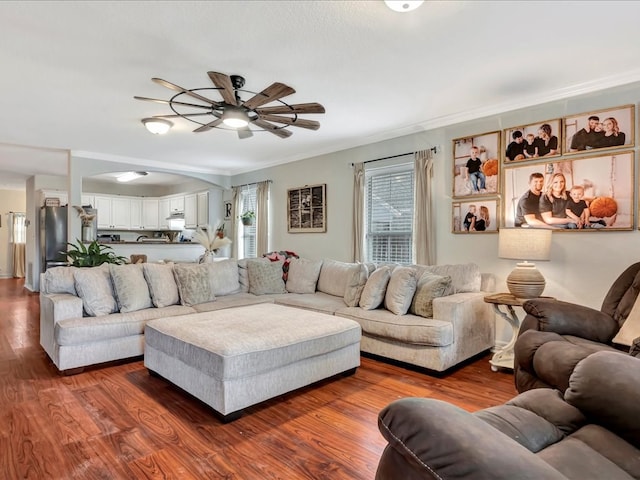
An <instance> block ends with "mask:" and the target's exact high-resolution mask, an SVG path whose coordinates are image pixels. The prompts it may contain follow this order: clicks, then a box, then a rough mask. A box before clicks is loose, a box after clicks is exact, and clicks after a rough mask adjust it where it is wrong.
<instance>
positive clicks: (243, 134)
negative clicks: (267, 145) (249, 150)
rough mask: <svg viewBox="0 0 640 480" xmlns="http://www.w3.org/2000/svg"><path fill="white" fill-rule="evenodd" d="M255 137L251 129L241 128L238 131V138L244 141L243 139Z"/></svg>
mask: <svg viewBox="0 0 640 480" xmlns="http://www.w3.org/2000/svg"><path fill="white" fill-rule="evenodd" d="M250 137H253V132H252V131H251V130H249V127H244V128H239V129H238V138H239V139H240V140H242V139H243V138H250Z"/></svg>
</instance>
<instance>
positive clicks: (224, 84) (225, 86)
mask: <svg viewBox="0 0 640 480" xmlns="http://www.w3.org/2000/svg"><path fill="white" fill-rule="evenodd" d="M207 75H209V78H210V79H211V81H212V82H213V84H214V85H215V86H216V87H218V88H219V89H220V95H222V98H223V99H224V101H225V102H227V103H229V104H231V105H236V93H235V90H234V89H233V84H232V83H231V78H229V75H225V74H224V73H218V72H207Z"/></svg>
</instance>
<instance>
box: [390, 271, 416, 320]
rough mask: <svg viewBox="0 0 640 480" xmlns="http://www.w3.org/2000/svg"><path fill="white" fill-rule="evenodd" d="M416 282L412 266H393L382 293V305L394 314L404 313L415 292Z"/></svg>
mask: <svg viewBox="0 0 640 480" xmlns="http://www.w3.org/2000/svg"><path fill="white" fill-rule="evenodd" d="M416 283H417V279H416V271H415V270H414V269H413V268H411V267H396V268H394V269H393V272H391V277H390V278H389V284H388V285H387V291H386V293H385V295H384V307H385V308H386V309H387V310H389V311H390V312H392V313H395V314H396V315H404V314H406V313H407V312H408V311H409V307H410V306H411V300H413V294H414V293H415V292H416Z"/></svg>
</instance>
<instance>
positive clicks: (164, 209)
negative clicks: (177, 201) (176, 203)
mask: <svg viewBox="0 0 640 480" xmlns="http://www.w3.org/2000/svg"><path fill="white" fill-rule="evenodd" d="M169 215H171V202H170V201H169V199H168V198H161V199H160V200H159V201H158V228H161V229H167V228H169V220H167V218H168V217H169Z"/></svg>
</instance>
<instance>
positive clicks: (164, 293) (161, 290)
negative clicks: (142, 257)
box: [142, 263, 180, 308]
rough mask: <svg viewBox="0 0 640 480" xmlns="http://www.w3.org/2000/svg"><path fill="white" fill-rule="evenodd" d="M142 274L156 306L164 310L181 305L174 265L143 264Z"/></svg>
mask: <svg viewBox="0 0 640 480" xmlns="http://www.w3.org/2000/svg"><path fill="white" fill-rule="evenodd" d="M142 272H143V273H144V277H145V279H146V280H147V285H148V286H149V293H150V294H151V301H152V302H153V305H154V306H156V307H158V308H162V307H168V306H169V305H176V304H178V303H180V294H179V293H178V285H177V284H176V279H175V277H174V276H173V263H143V264H142Z"/></svg>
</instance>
